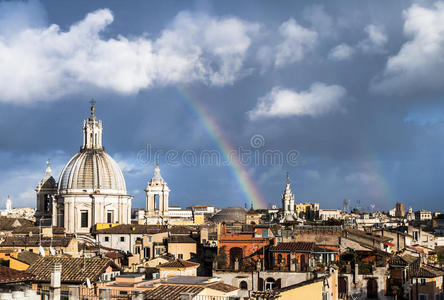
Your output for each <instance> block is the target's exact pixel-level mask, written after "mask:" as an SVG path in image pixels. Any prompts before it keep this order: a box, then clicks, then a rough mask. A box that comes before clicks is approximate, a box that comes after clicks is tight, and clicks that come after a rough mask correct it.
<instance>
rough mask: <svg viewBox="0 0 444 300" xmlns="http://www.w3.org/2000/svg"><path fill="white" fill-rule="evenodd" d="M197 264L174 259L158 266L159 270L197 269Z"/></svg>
mask: <svg viewBox="0 0 444 300" xmlns="http://www.w3.org/2000/svg"><path fill="white" fill-rule="evenodd" d="M197 266H199V264H198V263H195V262H192V261H187V260H183V259H176V260H173V261H169V262H166V263H164V264H161V265H158V266H157V267H160V268H189V267H197Z"/></svg>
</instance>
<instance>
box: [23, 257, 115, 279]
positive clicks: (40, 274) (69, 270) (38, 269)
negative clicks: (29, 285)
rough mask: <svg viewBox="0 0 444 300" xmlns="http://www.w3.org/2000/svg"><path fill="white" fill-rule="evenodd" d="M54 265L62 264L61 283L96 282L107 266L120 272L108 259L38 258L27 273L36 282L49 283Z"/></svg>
mask: <svg viewBox="0 0 444 300" xmlns="http://www.w3.org/2000/svg"><path fill="white" fill-rule="evenodd" d="M54 263H60V264H62V282H63V283H82V282H85V281H86V279H87V278H89V280H90V281H91V282H94V281H97V280H98V278H99V276H100V275H101V274H102V273H103V272H104V271H105V270H106V268H107V267H108V266H112V267H113V268H114V269H116V270H120V269H119V267H117V266H116V265H115V264H114V263H113V262H112V260H110V259H109V258H62V257H40V258H39V259H37V260H35V261H34V262H33V263H32V264H31V265H30V266H29V268H28V270H27V272H29V273H32V274H33V275H34V276H35V280H36V281H42V282H49V281H50V280H51V266H52V265H53V264H54Z"/></svg>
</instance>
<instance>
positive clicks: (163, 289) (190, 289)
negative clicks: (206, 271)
mask: <svg viewBox="0 0 444 300" xmlns="http://www.w3.org/2000/svg"><path fill="white" fill-rule="evenodd" d="M203 290H204V287H202V286H189V285H168V284H163V285H160V286H158V287H156V288H155V289H152V290H149V291H146V292H145V293H144V296H145V297H144V298H145V299H149V300H151V299H156V300H157V299H165V300H176V299H177V300H179V299H180V295H181V294H183V293H189V294H192V295H193V296H194V295H196V294H199V293H200V292H202V291H203Z"/></svg>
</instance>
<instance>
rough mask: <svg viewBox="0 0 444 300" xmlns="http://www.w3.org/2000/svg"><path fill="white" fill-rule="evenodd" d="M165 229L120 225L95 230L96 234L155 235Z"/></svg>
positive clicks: (153, 226) (165, 229) (160, 227)
mask: <svg viewBox="0 0 444 300" xmlns="http://www.w3.org/2000/svg"><path fill="white" fill-rule="evenodd" d="M166 231H167V228H166V227H164V226H157V225H140V224H121V225H117V226H114V227H110V228H105V229H100V230H96V234H119V233H120V234H156V233H161V232H166Z"/></svg>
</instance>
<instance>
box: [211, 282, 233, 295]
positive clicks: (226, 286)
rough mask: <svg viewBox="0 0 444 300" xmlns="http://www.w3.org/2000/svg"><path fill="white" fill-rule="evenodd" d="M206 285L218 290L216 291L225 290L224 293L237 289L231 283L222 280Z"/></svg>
mask: <svg viewBox="0 0 444 300" xmlns="http://www.w3.org/2000/svg"><path fill="white" fill-rule="evenodd" d="M208 287H209V288H212V289H213V290H218V291H221V292H225V293H229V292H232V291H236V290H238V289H239V288H237V287H235V286H233V285H229V284H226V283H223V282H218V283H215V284H211V285H209V286H208Z"/></svg>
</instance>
